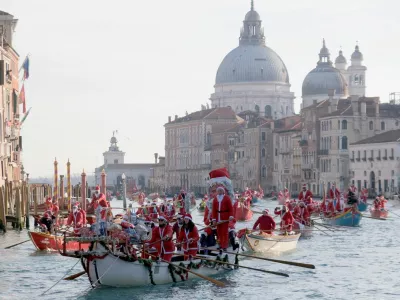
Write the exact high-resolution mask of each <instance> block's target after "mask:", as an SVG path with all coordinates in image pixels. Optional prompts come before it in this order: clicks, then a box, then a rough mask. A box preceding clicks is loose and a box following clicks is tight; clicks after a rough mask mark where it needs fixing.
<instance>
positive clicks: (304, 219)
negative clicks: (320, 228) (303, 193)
mask: <svg viewBox="0 0 400 300" xmlns="http://www.w3.org/2000/svg"><path fill="white" fill-rule="evenodd" d="M293 217H294V218H295V220H296V221H297V222H299V223H301V224H303V225H309V224H310V214H309V212H308V209H307V207H306V204H305V203H304V202H300V203H299V205H298V206H296V208H295V209H294V212H293Z"/></svg>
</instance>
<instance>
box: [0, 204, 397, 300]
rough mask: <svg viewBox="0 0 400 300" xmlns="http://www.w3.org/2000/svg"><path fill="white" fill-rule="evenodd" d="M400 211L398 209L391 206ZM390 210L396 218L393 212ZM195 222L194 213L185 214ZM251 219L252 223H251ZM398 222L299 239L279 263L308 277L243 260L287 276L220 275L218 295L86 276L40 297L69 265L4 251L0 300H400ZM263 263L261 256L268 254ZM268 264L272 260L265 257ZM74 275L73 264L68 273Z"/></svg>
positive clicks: (4, 240)
mask: <svg viewBox="0 0 400 300" xmlns="http://www.w3.org/2000/svg"><path fill="white" fill-rule="evenodd" d="M260 205H261V206H263V207H264V206H267V207H268V208H273V207H275V206H276V201H262V202H261V203H260ZM398 208H400V205H399V206H398ZM398 208H397V210H396V212H398V214H400V211H399V210H398ZM193 215H194V218H195V221H196V222H199V221H200V220H201V219H202V216H201V214H193ZM256 217H258V215H255V216H254V219H255V218H256ZM251 225H252V222H247V223H238V225H237V228H238V229H240V228H245V227H246V226H247V227H250V226H251ZM399 225H400V218H397V219H394V218H393V220H392V221H390V222H389V221H376V220H372V219H367V218H364V219H363V220H362V223H361V226H360V227H359V228H340V230H343V231H337V232H329V235H331V237H329V236H327V235H325V234H324V233H322V232H315V233H314V235H313V237H312V238H310V239H304V240H303V239H302V240H300V241H299V243H298V249H297V250H296V251H295V252H291V253H287V254H284V255H281V256H280V257H279V259H283V260H290V261H298V262H304V263H310V264H314V265H315V266H316V269H315V270H310V269H304V268H297V267H294V266H288V265H282V264H276V263H272V262H266V261H261V260H258V259H243V260H241V261H240V264H242V265H245V266H250V267H255V268H262V269H265V270H270V271H278V272H283V273H287V274H289V276H290V277H289V278H285V277H279V276H274V275H271V274H265V273H261V272H255V271H251V270H247V269H239V270H237V271H235V272H228V273H227V274H226V276H220V277H217V279H218V280H221V281H223V282H224V283H226V285H227V286H226V287H225V288H219V287H216V286H214V285H213V284H211V283H209V282H208V281H203V280H196V281H192V282H187V283H179V284H173V285H163V286H148V287H143V288H136V289H132V288H122V289H121V288H120V289H117V288H98V289H94V290H93V289H91V288H90V285H89V283H88V280H87V277H85V276H81V277H80V278H78V279H76V280H74V281H64V280H62V281H61V282H60V283H59V284H57V285H56V286H55V287H54V288H52V289H51V290H50V291H49V292H48V293H46V294H45V295H43V296H41V294H42V293H43V292H44V291H45V290H47V289H49V288H50V287H51V286H52V285H54V284H55V282H56V281H57V280H59V279H60V278H62V276H64V274H65V273H66V272H67V270H69V269H70V268H71V267H73V266H74V264H75V263H76V261H77V260H75V259H71V258H66V257H61V256H60V255H58V254H57V253H55V254H53V253H43V252H37V251H35V249H34V247H33V246H32V245H31V244H30V243H25V244H21V245H19V246H16V247H15V248H12V249H0V299H1V300H3V299H5V300H10V299H11V300H13V299H18V300H25V299H32V298H39V299H41V300H47V299H49V300H50V299H82V300H92V299H93V300H105V299H119V300H125V299H140V300H154V299H191V300H195V299H196V300H197V299H201V300H208V299H237V298H239V299H251V300H252V299H257V300H258V299H263V298H268V299H276V300H278V299H282V300H283V299H284V300H286V299H296V300H303V299H323V300H330V299H335V300H340V299H346V300H348V299H357V300H364V299H374V300H375V299H377V300H380V299H384V300H392V299H396V300H398V299H400V292H399V291H400V283H399V281H398V270H399V268H400V260H399V259H398V255H399V253H400V239H398V238H397V236H396V235H395V232H394V230H395V229H396V228H397V227H399ZM26 237H27V235H26V231H22V232H13V231H9V232H7V234H6V237H5V236H4V235H3V236H0V245H11V244H13V243H17V242H20V241H23V240H25V239H26ZM268 257H269V255H268ZM271 257H275V256H274V255H272V256H271ZM80 271H81V266H80V264H77V265H76V266H74V268H73V269H72V270H71V271H70V272H69V273H68V275H70V274H74V273H77V272H80Z"/></svg>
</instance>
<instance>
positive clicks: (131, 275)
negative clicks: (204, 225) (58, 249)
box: [82, 243, 235, 287]
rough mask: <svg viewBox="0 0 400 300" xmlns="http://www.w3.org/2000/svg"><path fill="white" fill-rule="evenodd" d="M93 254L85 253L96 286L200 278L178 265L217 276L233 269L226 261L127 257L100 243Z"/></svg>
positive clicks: (124, 285) (90, 275)
mask: <svg viewBox="0 0 400 300" xmlns="http://www.w3.org/2000/svg"><path fill="white" fill-rule="evenodd" d="M91 252H96V254H93V255H85V256H84V257H83V258H82V263H83V265H84V266H85V270H86V272H87V273H88V277H89V280H90V283H91V284H92V286H100V285H104V286H111V287H140V286H145V285H151V284H153V285H158V284H168V283H173V282H180V281H186V280H191V279H196V278H199V277H197V276H196V275H194V274H192V273H188V272H186V271H183V270H182V269H180V268H179V267H177V266H178V265H179V266H181V267H184V268H186V269H190V270H192V271H194V272H196V273H198V274H201V275H205V276H213V275H217V274H221V273H223V272H226V271H227V270H231V269H232V268H230V267H227V266H226V265H222V264H216V263H215V262H208V261H203V260H200V259H195V260H192V262H190V261H176V262H172V263H171V264H168V263H165V262H162V261H161V262H155V261H152V260H141V259H140V260H137V261H133V262H132V261H127V260H124V259H123V258H122V257H118V256H116V255H114V254H112V253H111V252H110V251H108V250H107V249H106V248H105V247H104V246H103V245H101V244H100V243H94V247H93V250H92V251H91ZM204 257H205V258H207V259H213V260H215V259H216V258H217V257H216V256H211V255H204ZM219 259H222V261H224V260H226V261H227V262H230V263H235V262H234V260H232V256H230V257H229V256H228V255H227V254H222V255H221V257H219Z"/></svg>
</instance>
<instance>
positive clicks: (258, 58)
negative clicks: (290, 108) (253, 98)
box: [215, 45, 289, 84]
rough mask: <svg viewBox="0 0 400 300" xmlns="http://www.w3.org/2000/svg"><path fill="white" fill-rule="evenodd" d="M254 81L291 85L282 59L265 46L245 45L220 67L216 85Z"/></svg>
mask: <svg viewBox="0 0 400 300" xmlns="http://www.w3.org/2000/svg"><path fill="white" fill-rule="evenodd" d="M253 81H273V82H283V83H289V74H288V71H287V69H286V66H285V64H284V63H283V61H282V59H281V58H280V57H279V55H278V54H276V52H275V51H273V50H272V49H271V48H269V47H267V46H265V45H255V46H252V45H243V46H239V47H237V48H235V49H233V50H232V51H231V52H230V53H228V55H227V56H225V58H224V60H223V61H222V63H221V65H220V66H219V68H218V71H217V77H216V80H215V83H216V84H221V83H235V82H253Z"/></svg>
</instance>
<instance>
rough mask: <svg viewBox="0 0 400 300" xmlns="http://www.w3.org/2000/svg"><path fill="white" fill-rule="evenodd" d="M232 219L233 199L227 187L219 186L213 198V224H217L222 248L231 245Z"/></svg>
mask: <svg viewBox="0 0 400 300" xmlns="http://www.w3.org/2000/svg"><path fill="white" fill-rule="evenodd" d="M210 174H211V173H210ZM210 177H211V175H210ZM232 219H233V206H232V200H231V199H230V198H229V196H228V195H225V189H224V188H223V187H218V188H217V196H215V198H214V200H213V206H212V221H213V225H217V236H218V239H219V245H220V248H222V249H227V248H228V246H229V224H228V222H229V220H232ZM221 222H223V223H221Z"/></svg>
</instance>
